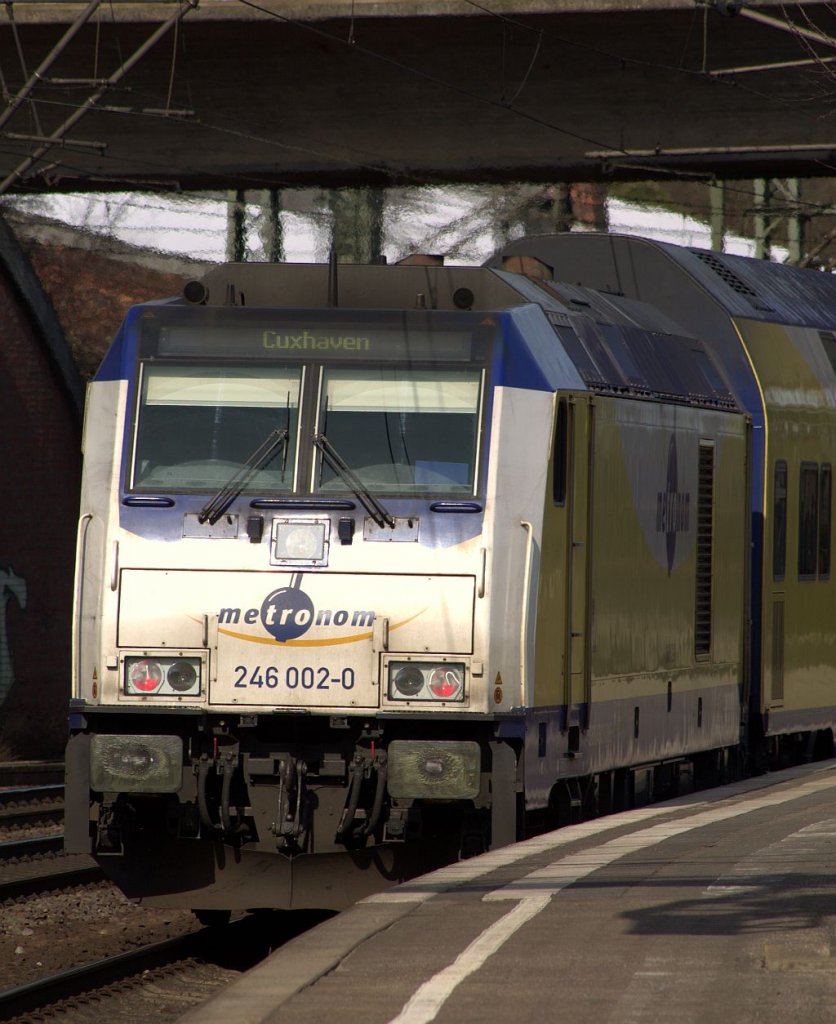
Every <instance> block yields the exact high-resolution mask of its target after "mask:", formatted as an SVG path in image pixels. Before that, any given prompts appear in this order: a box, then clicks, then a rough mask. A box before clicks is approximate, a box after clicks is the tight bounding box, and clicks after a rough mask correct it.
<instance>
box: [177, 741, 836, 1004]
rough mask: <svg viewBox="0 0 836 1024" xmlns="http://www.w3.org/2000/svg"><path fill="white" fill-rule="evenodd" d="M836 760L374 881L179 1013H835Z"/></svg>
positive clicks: (706, 792) (721, 788)
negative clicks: (374, 887) (380, 887)
mask: <svg viewBox="0 0 836 1024" xmlns="http://www.w3.org/2000/svg"><path fill="white" fill-rule="evenodd" d="M834 942H836V762H833V761H827V762H821V763H819V764H814V765H807V766H804V767H802V768H795V769H789V770H787V771H785V772H778V773H775V774H771V775H766V776H761V777H758V778H755V779H748V780H746V781H744V782H740V783H735V784H733V785H729V786H724V787H720V788H717V789H714V790H709V791H704V792H700V793H694V794H691V795H689V796H686V797H680V798H678V799H676V800H672V801H668V802H665V803H659V804H654V805H652V806H648V807H644V808H640V809H636V810H633V811H628V812H624V813H621V814H616V815H611V816H609V817H606V818H601V819H598V820H596V821H591V822H586V823H583V824H579V825H574V826H570V827H567V828H564V829H561V830H559V831H556V832H550V833H547V834H545V835H542V836H538V837H536V838H533V839H529V840H526V841H525V842H522V843H518V844H516V845H514V846H511V847H506V848H503V849H501V850H495V851H491V852H490V853H487V854H484V855H483V856H481V857H476V858H473V859H472V860H467V861H462V862H460V863H458V864H455V865H451V866H450V867H447V868H443V869H441V870H439V871H435V872H433V873H432V874H429V875H426V876H423V877H422V878H420V879H415V880H413V881H412V882H408V883H406V884H404V885H400V886H397V887H395V888H393V889H390V890H388V891H387V892H384V893H380V894H378V895H376V896H372V897H369V898H368V899H366V900H364V901H363V902H362V903H359V904H357V905H356V906H355V907H353V908H352V909H351V910H349V911H346V912H345V913H343V914H341V915H340V916H338V917H336V918H333V919H331V920H329V921H327V922H325V923H324V924H321V925H319V926H318V927H317V928H315V929H313V930H312V931H310V932H308V933H307V934H305V935H304V936H301V937H300V938H298V939H295V940H294V941H293V942H291V943H289V944H288V945H286V946H284V947H282V948H281V949H280V950H277V951H276V952H275V953H274V954H273V955H272V956H271V957H270V958H268V960H266V961H264V962H263V963H262V964H260V965H259V966H258V967H257V968H255V969H254V970H252V971H250V972H249V973H247V974H246V975H244V976H243V977H242V978H240V979H239V980H237V981H236V982H234V983H233V984H232V985H231V986H230V987H229V988H227V989H225V990H224V991H223V993H221V994H220V995H219V996H218V997H216V998H215V999H214V1000H211V1001H210V1002H208V1003H205V1004H203V1005H201V1006H198V1007H195V1008H194V1009H193V1010H191V1011H190V1012H189V1013H187V1014H186V1015H185V1016H184V1017H182V1018H181V1024H197V1022H200V1024H221V1022H223V1024H229V1022H230V1021H235V1022H236V1024H299V1022H302V1021H304V1022H305V1024H318V1022H323V1024H324V1022H328V1024H332V1022H333V1021H335V1020H341V1021H347V1022H351V1024H353V1022H356V1021H362V1022H363V1024H423V1022H430V1021H438V1022H440V1024H454V1022H455V1024H485V1022H489V1021H515V1020H516V1021H541V1022H552V1021H555V1022H558V1021H560V1022H562V1021H567V1022H572V1024H633V1022H639V1021H641V1022H644V1024H651V1022H659V1024H715V1022H716V1021H717V1020H718V1019H720V1018H722V1019H724V1020H734V1021H735V1024H749V1022H751V1024H755V1022H757V1024H771V1022H773V1021H774V1022H775V1024H778V1022H781V1024H794V1022H798V1024H801V1022H804V1024H810V1022H824V1021H836V956H834Z"/></svg>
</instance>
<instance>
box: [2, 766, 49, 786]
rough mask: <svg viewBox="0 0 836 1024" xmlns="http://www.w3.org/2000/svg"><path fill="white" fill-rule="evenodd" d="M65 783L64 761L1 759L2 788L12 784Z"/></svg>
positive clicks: (45, 784) (41, 784)
mask: <svg viewBox="0 0 836 1024" xmlns="http://www.w3.org/2000/svg"><path fill="white" fill-rule="evenodd" d="M63 783H64V762H63V761H0V790H3V789H7V788H9V787H12V786H50V785H63Z"/></svg>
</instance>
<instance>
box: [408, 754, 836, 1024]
mask: <svg viewBox="0 0 836 1024" xmlns="http://www.w3.org/2000/svg"><path fill="white" fill-rule="evenodd" d="M834 786H836V776H834V775H833V773H832V772H828V773H827V774H826V775H823V776H819V777H817V778H814V779H812V780H811V781H809V782H806V783H803V784H802V785H800V786H798V787H797V788H795V789H792V790H790V791H788V790H780V791H779V792H772V793H768V794H767V795H765V796H761V797H755V798H753V799H751V800H746V801H745V802H743V803H738V804H734V805H731V806H728V805H726V806H715V807H712V808H710V809H708V810H705V811H702V812H701V813H698V814H695V815H692V816H691V817H689V818H686V819H684V820H681V821H677V822H663V823H662V824H659V825H652V826H651V827H650V828H647V829H644V830H643V831H641V832H634V833H631V834H630V835H628V836H620V837H618V838H616V839H611V840H610V841H609V842H607V843H603V844H602V845H601V846H599V847H595V848H594V849H591V850H582V851H581V852H579V853H576V854H571V855H570V856H568V857H563V858H562V859H561V860H558V861H554V862H553V863H551V864H549V865H547V866H546V867H544V868H540V869H539V870H537V871H532V872H530V873H529V874H527V875H525V876H523V877H522V878H520V879H517V880H516V881H514V882H511V883H509V884H508V885H504V886H502V887H501V888H499V889H494V890H493V892H489V893H486V894H485V895H484V896H483V897H482V899H483V900H484V901H485V902H493V901H496V900H516V901H517V905H516V906H515V907H514V909H513V910H510V911H509V912H508V913H507V914H504V915H503V916H502V917H501V918H499V920H497V921H495V922H494V923H493V924H492V925H490V926H489V927H488V928H486V929H485V930H484V931H483V932H482V933H481V934H480V935H478V936H477V937H476V938H475V939H474V940H473V942H471V943H470V945H469V946H468V947H467V948H466V949H465V950H463V951H462V952H461V953H460V954H459V956H458V957H456V959H455V961H454V962H453V963H452V964H451V965H450V966H449V967H446V968H445V969H444V970H442V971H439V972H438V974H435V975H434V976H433V977H432V978H430V979H429V980H428V981H426V982H424V984H423V985H421V987H420V988H418V989H417V990H416V992H415V993H414V995H413V996H412V997H411V999H409V1001H408V1002H407V1003H406V1004H405V1005H404V1007H403V1009H402V1010H401V1012H400V1013H399V1014H398V1015H397V1017H394V1018H392V1020H391V1021H390V1022H389V1024H429V1022H430V1021H433V1020H435V1018H436V1016H437V1015H438V1012H439V1010H440V1009H441V1007H442V1006H443V1005H444V1004H445V1002H446V1001H447V1000H448V999H449V998H450V996H451V995H452V994H453V992H454V991H455V990H456V988H457V987H458V986H459V985H460V984H461V983H462V982H463V981H464V980H465V979H466V978H468V977H469V976H470V975H471V974H473V973H475V972H476V971H478V970H479V969H480V968H481V967H482V966H483V965H484V964H485V962H486V961H487V960H488V958H489V957H491V956H493V954H494V953H496V952H497V951H498V950H499V949H500V948H501V947H502V946H503V945H504V944H505V943H506V942H507V941H508V939H510V938H511V936H512V935H514V934H515V933H516V932H517V931H519V929H520V928H521V927H522V926H523V925H525V924H527V923H528V922H529V921H530V920H532V918H534V917H536V916H537V914H539V913H540V912H541V911H542V910H544V909H545V908H546V907H547V906H548V905H549V903H550V902H551V898H552V896H554V894H555V893H557V892H559V891H560V890H561V889H565V888H566V886H568V885H571V884H572V883H573V882H577V881H578V880H580V879H581V878H584V877H586V876H587V875H590V874H592V873H593V872H594V871H597V870H599V868H602V867H606V866H607V865H609V864H611V863H613V862H614V861H616V860H620V859H621V858H622V857H626V856H627V855H628V854H630V853H634V852H635V851H636V850H641V849H646V848H647V847H649V846H654V845H656V844H658V843H662V842H664V841H665V840H666V839H670V838H672V837H674V836H678V835H682V834H684V833H686V832H691V831H693V830H694V829H698V828H702V827H704V826H706V825H713V824H717V823H718V822H722V821H728V820H729V819H731V818H737V817H740V816H741V815H744V814H751V813H752V812H753V811H758V810H762V809H763V808H765V807H775V806H777V805H779V804H783V803H789V802H790V801H792V800H799V799H802V798H803V797H805V796H809V795H811V794H812V793H817V792H819V791H820V790H823V789H831V788H833V787H834ZM575 838H577V833H576V836H575ZM555 845H556V844H555ZM502 852H503V851H497V853H502ZM527 855H530V854H527ZM488 856H490V855H488ZM451 884H456V883H455V882H453V883H451Z"/></svg>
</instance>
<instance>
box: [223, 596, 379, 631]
mask: <svg viewBox="0 0 836 1024" xmlns="http://www.w3.org/2000/svg"><path fill="white" fill-rule="evenodd" d="M239 622H244V623H247V624H248V625H255V624H256V623H257V622H261V625H262V626H263V627H264V629H265V630H266V631H267V632H268V633H269V634H270V636H272V637H273V639H274V640H276V641H277V642H278V643H284V642H285V641H287V640H295V639H297V637H300V636H303V635H304V634H305V633H307V632H308V630H309V629H310V628H311V626H354V627H358V626H359V627H364V628H366V629H371V628H372V626H373V625H374V611H370V610H368V609H354V610H349V609H347V608H337V609H332V608H319V609H317V608H314V603H313V601H312V600H311V599H310V597H309V596H308V595H307V594H306V593H305V591H304V590H301V589H299V588H298V587H280V588H279V589H278V590H274V591H273V592H272V593H270V594H268V595H267V597H265V599H264V601H263V602H262V604H261V607H260V608H246V609H243V608H221V610H220V612H218V625H219V626H221V625H237V624H238V623H239Z"/></svg>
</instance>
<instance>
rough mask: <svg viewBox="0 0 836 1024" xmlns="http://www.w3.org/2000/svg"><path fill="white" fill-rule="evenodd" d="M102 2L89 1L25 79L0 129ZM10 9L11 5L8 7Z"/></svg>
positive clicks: (1, 119)
mask: <svg viewBox="0 0 836 1024" xmlns="http://www.w3.org/2000/svg"><path fill="white" fill-rule="evenodd" d="M101 4H102V0H90V3H89V4H88V5H87V7H85V9H84V10H83V11H82V12H81V13H80V14H79V16H78V17H77V18H76V20H75V21H74V22H73V23H72V25H70V27H69V28H68V29H67V31H66V32H65V33H64V35H63V36H62V37H61V38H60V39H59V40H58V42H57V43H56V44H55V46H53V48H52V49H51V50H50V51H49V53H48V54H47V56H46V57H45V58H44V59H43V60H42V61H41V63H40V64H39V65H38V67H37V68H36V69H35V71H33V72H32V74H31V75H30V76H29V78H28V79H27V81H26V83H25V84H24V85H23V86H22V87H21V89H20V90H18V92H17V93H15V95H14V96H13V97H12V99H11V100H10V101H9V103H8V104H7V105H6V108H5V109H4V110H3V111H2V113H0V128H2V127H3V125H4V124H6V123H7V122H8V121H9V119H10V118H12V117H13V116H14V114H15V113H16V112H17V110H18V109H19V108H20V106H21V104H22V103H23V102H24V101H25V100H26V99H28V97H29V94H30V93H31V92H32V90H33V89H34V88H35V86H36V85H38V84H40V83H42V82H43V80H44V76H45V75H46V73H47V71H49V69H50V68H51V67H52V65H53V64H54V63H55V61H56V60H57V59H58V57H60V56H61V54H62V53H63V52H64V50H66V48H67V47H68V46H69V44H70V43H71V42H72V41H73V39H74V38H75V37H76V35H78V33H79V31H80V30H81V29H82V28H83V27H84V26H85V25H86V24H87V22H88V21H89V20H90V19H91V18H92V16H93V15H94V14H95V13H96V11H97V10H98V9H99V7H101ZM9 6H10V7H11V5H9Z"/></svg>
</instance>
